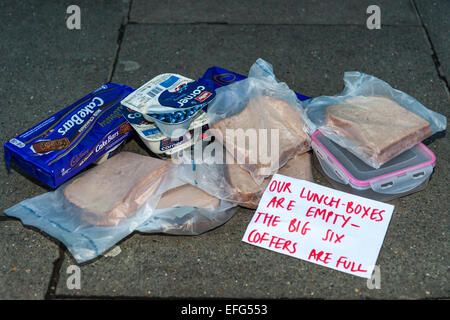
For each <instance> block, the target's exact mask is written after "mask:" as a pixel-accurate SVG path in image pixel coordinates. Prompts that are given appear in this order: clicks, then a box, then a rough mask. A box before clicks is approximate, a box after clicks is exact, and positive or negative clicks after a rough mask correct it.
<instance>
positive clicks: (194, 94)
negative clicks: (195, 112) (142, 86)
mask: <svg viewBox="0 0 450 320" xmlns="http://www.w3.org/2000/svg"><path fill="white" fill-rule="evenodd" d="M215 96H216V93H215V91H214V89H213V88H209V87H208V86H206V85H203V84H200V83H199V82H197V81H193V82H189V83H185V84H183V85H181V86H179V87H178V88H176V89H175V91H168V90H166V91H163V92H162V93H161V94H160V95H159V97H158V102H159V103H160V104H161V105H162V106H168V107H173V108H191V107H195V106H198V105H204V104H208V103H209V102H211V101H212V100H213V99H214V98H215Z"/></svg>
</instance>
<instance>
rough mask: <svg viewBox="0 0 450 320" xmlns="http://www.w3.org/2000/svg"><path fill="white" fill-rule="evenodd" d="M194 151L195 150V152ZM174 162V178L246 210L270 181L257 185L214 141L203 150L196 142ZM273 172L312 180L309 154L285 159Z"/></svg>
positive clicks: (253, 204)
mask: <svg viewBox="0 0 450 320" xmlns="http://www.w3.org/2000/svg"><path fill="white" fill-rule="evenodd" d="M204 142H205V141H204ZM204 142H203V143H204ZM196 148H199V150H198V151H195V150H196ZM207 149H209V150H212V152H210V151H209V150H207ZM200 151H203V154H202V157H199V156H198V155H199V154H200ZM174 161H176V163H177V166H176V169H177V174H176V175H177V177H178V178H179V179H181V180H183V181H186V182H188V183H190V184H192V185H195V186H196V187H198V188H199V189H201V190H204V191H205V192H207V193H209V194H211V195H213V196H214V197H216V198H218V199H222V200H223V201H226V202H231V203H235V204H238V205H240V206H242V207H245V208H249V209H256V208H257V207H258V204H259V201H260V199H261V196H262V194H263V193H264V190H265V189H266V187H267V185H268V184H269V182H270V179H271V177H270V176H269V177H267V178H266V179H264V181H263V182H262V183H261V184H257V183H256V182H255V181H254V180H253V179H252V177H251V175H250V173H249V172H248V171H247V170H245V169H243V168H242V167H241V166H240V165H239V164H237V163H235V161H234V159H233V157H232V155H230V154H229V153H228V152H227V150H226V149H225V148H224V146H223V145H222V144H221V143H220V142H218V141H214V142H211V143H210V144H209V145H208V146H207V147H206V148H205V147H204V145H203V144H202V143H199V142H197V143H196V144H195V145H194V148H193V150H188V151H186V150H185V151H183V152H179V153H178V154H177V158H176V159H174ZM277 173H280V174H284V175H288V176H291V177H294V178H298V179H304V180H308V181H313V176H312V167H311V156H310V153H309V152H305V153H303V154H300V155H296V156H294V157H293V158H291V159H289V160H288V162H287V163H286V164H285V165H284V166H282V167H281V168H280V169H279V170H277Z"/></svg>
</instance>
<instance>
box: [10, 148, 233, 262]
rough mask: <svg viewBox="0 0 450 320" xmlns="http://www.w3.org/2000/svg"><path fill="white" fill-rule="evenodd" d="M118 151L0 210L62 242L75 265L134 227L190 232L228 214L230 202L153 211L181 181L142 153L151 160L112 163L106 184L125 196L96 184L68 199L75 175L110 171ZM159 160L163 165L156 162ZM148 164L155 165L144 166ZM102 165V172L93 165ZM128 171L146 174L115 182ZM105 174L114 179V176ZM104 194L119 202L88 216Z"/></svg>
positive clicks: (90, 175)
mask: <svg viewBox="0 0 450 320" xmlns="http://www.w3.org/2000/svg"><path fill="white" fill-rule="evenodd" d="M122 154H126V153H124V152H122V153H119V154H118V155H116V156H114V157H112V158H111V159H109V160H107V161H106V162H105V163H103V164H101V165H98V166H96V167H95V168H93V169H90V170H88V171H86V172H85V173H83V174H81V175H78V176H77V177H76V178H75V179H73V180H70V181H69V182H67V183H65V184H63V185H62V186H60V187H59V188H58V189H56V190H55V191H52V192H48V193H45V194H42V195H39V196H37V197H34V198H31V199H27V200H24V201H22V202H20V203H19V204H17V205H15V206H13V207H11V208H9V209H7V210H6V211H5V213H6V214H7V215H9V216H13V217H17V218H19V219H20V220H21V221H22V223H23V224H24V225H29V226H33V227H36V228H38V229H40V230H42V231H43V232H45V233H47V234H49V235H50V236H52V237H54V238H56V239H58V240H59V241H61V242H62V243H63V244H64V245H65V246H66V247H67V248H68V250H69V251H70V253H71V254H72V256H73V257H74V258H75V260H76V261H77V262H78V263H83V262H86V261H89V260H92V259H94V258H96V257H98V256H99V255H101V254H103V253H105V252H106V251H108V249H110V248H111V247H112V246H114V245H115V244H116V243H117V242H119V241H120V240H122V239H123V238H125V237H126V236H128V235H129V234H131V233H132V232H134V231H141V232H165V233H171V234H186V235H194V234H199V233H202V232H205V231H207V230H210V229H213V228H216V227H217V226H219V225H221V224H223V223H225V222H226V221H227V220H228V219H229V218H231V216H232V215H233V213H234V212H233V211H232V208H233V207H234V205H232V204H228V203H226V202H221V203H220V205H218V206H217V207H216V208H195V207H183V206H179V207H176V208H165V209H158V204H159V201H160V200H161V198H162V197H163V196H164V194H165V193H166V192H169V191H171V190H174V189H176V188H180V187H182V186H183V185H185V184H186V182H184V181H182V180H180V179H178V177H177V170H176V169H175V167H173V166H172V165H170V164H169V163H168V162H166V161H163V160H160V159H155V158H151V157H146V156H141V157H144V158H148V159H146V160H148V161H151V163H149V162H148V161H142V163H141V164H136V163H135V162H133V161H129V164H125V165H121V166H120V168H116V167H115V168H116V174H115V175H114V176H116V181H113V180H111V184H112V185H113V186H114V188H113V190H116V189H120V188H122V190H120V194H122V195H125V196H123V197H117V194H115V193H114V191H111V189H108V188H106V185H105V188H100V187H98V188H96V190H97V191H92V190H89V191H90V193H91V194H90V195H83V196H84V197H85V198H87V199H78V198H72V197H70V196H69V195H68V193H67V192H65V190H66V191H67V190H69V189H68V188H73V186H74V184H73V183H74V181H77V180H76V179H82V178H83V179H84V180H85V179H91V178H93V179H94V180H95V179H99V178H101V176H102V174H104V173H105V172H110V171H107V170H105V168H106V167H105V165H108V164H109V165H111V161H113V160H114V159H116V160H117V159H118V158H117V157H119V158H120V156H121V155H122ZM155 161H156V163H155ZM161 162H162V163H164V164H162V165H161ZM149 165H150V166H151V165H153V166H154V167H155V169H154V170H153V169H150V170H149V169H148V167H149ZM111 166H112V165H111ZM102 167H103V171H101V170H99V169H98V168H102ZM130 171H132V173H130ZM133 174H134V176H135V177H139V176H145V177H148V178H146V179H140V180H139V179H138V180H137V183H133V184H128V186H127V187H125V186H123V185H122V184H121V183H120V182H119V183H118V182H117V179H118V180H120V179H125V178H126V176H127V175H133ZM110 178H111V179H113V176H111V177H110ZM79 181H81V182H83V180H78V183H79V184H80V188H78V189H77V191H79V190H82V188H83V187H85V186H84V185H83V184H82V183H80V182H79ZM89 181H91V180H88V182H89ZM71 185H72V186H71ZM77 196H78V195H77ZM107 197H110V198H113V199H114V198H119V199H122V200H121V201H117V204H116V205H115V206H114V208H112V209H111V210H109V209H108V210H109V211H108V213H107V214H104V215H102V217H101V218H99V217H98V216H95V215H93V214H92V212H93V211H95V210H100V211H101V209H102V208H104V207H105V206H106V205H102V206H99V207H96V204H95V202H92V201H91V199H105V198H107ZM84 200H86V201H84ZM75 203H76V204H75ZM80 203H86V205H85V206H84V205H81V204H80Z"/></svg>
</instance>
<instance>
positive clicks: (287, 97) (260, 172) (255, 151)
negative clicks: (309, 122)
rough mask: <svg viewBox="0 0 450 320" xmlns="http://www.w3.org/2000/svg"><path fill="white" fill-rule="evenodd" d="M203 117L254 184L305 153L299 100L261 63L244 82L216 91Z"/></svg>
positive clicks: (305, 146)
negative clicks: (205, 115)
mask: <svg viewBox="0 0 450 320" xmlns="http://www.w3.org/2000/svg"><path fill="white" fill-rule="evenodd" d="M207 116H208V119H209V123H210V128H211V129H210V132H211V134H212V135H214V136H215V138H216V139H218V140H219V141H221V142H222V143H223V144H224V146H225V147H226V149H227V151H228V152H229V153H230V154H231V155H232V156H233V157H234V158H235V160H236V162H237V163H238V164H239V165H240V166H241V167H242V168H243V169H245V170H247V171H248V172H249V173H250V175H251V177H252V178H253V179H254V181H255V182H256V183H257V184H261V183H262V182H263V180H264V179H265V178H266V177H268V176H270V175H272V174H273V173H274V172H276V170H277V169H278V168H280V167H281V166H283V165H284V164H285V163H286V162H287V161H288V160H289V159H290V158H292V157H294V156H295V155H297V154H301V153H304V152H306V151H308V150H309V149H310V141H309V137H308V135H307V134H306V133H305V123H304V121H303V109H302V108H301V103H300V101H299V100H298V98H297V96H296V94H295V92H294V91H292V90H291V89H289V87H288V86H287V85H286V83H284V82H280V81H278V80H277V78H276V77H275V75H274V73H273V71H272V65H270V64H269V63H267V62H266V61H264V60H262V59H258V60H257V61H256V62H255V63H254V64H253V65H252V67H251V68H250V72H249V74H248V78H246V79H243V80H241V81H238V82H234V83H232V84H230V85H227V86H224V87H221V88H218V89H217V90H216V98H215V100H214V101H212V102H211V104H210V105H209V106H208V110H207Z"/></svg>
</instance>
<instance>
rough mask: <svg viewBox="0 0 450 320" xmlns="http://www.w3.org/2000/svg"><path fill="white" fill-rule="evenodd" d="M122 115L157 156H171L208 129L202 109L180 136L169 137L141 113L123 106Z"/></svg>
mask: <svg viewBox="0 0 450 320" xmlns="http://www.w3.org/2000/svg"><path fill="white" fill-rule="evenodd" d="M122 115H123V116H124V118H125V119H126V120H127V121H128V123H129V124H130V125H131V126H132V128H133V129H134V130H135V131H136V132H137V134H138V136H139V138H140V139H141V140H142V142H143V143H144V144H145V146H146V147H147V148H148V149H149V150H150V151H151V152H153V153H154V154H156V155H159V156H172V155H173V154H175V153H177V152H179V151H181V150H184V149H187V148H189V147H191V146H192V145H193V144H194V143H195V142H196V141H197V140H198V139H203V137H204V134H205V131H206V130H208V118H207V117H206V113H205V112H204V111H203V110H200V113H199V115H198V117H196V118H195V120H193V121H192V122H191V124H190V126H189V128H188V131H187V132H185V133H184V134H183V135H182V136H180V137H175V138H170V137H167V136H165V135H164V134H163V133H162V132H161V130H160V129H159V128H158V127H157V126H156V124H155V123H154V122H150V121H148V120H146V119H145V118H144V116H143V114H142V113H140V112H137V111H134V110H131V109H128V108H123V109H122Z"/></svg>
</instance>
